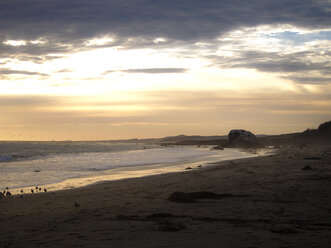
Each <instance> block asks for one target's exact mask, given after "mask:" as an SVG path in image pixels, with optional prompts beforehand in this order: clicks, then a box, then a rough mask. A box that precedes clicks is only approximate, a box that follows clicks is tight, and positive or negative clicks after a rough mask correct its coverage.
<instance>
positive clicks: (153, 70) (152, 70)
mask: <svg viewBox="0 0 331 248" xmlns="http://www.w3.org/2000/svg"><path fill="white" fill-rule="evenodd" d="M186 71H187V69H185V68H145V69H128V70H118V71H116V70H109V71H106V72H104V73H103V74H108V73H113V72H124V73H151V74H157V73H184V72H186Z"/></svg>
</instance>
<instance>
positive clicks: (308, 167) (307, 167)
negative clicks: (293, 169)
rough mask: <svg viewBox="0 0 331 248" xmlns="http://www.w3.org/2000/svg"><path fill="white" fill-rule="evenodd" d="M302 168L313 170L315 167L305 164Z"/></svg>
mask: <svg viewBox="0 0 331 248" xmlns="http://www.w3.org/2000/svg"><path fill="white" fill-rule="evenodd" d="M301 170H313V168H311V166H309V165H305V166H304V167H303V168H302V169H301Z"/></svg>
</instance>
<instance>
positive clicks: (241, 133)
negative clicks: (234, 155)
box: [224, 129, 259, 148]
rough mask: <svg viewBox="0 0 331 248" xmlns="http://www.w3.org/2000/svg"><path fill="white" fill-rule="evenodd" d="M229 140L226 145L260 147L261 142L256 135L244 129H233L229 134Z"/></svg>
mask: <svg viewBox="0 0 331 248" xmlns="http://www.w3.org/2000/svg"><path fill="white" fill-rule="evenodd" d="M228 138H229V141H228V142H227V143H226V144H225V145H224V146H225V147H244V148H250V147H258V146H259V144H258V142H257V139H256V137H255V135H254V134H253V133H251V132H249V131H246V130H243V129H234V130H231V131H230V132H229V134H228Z"/></svg>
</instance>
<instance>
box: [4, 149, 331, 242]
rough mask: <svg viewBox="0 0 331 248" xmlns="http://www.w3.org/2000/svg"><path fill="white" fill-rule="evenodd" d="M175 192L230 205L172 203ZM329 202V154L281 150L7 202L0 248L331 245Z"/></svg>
mask: <svg viewBox="0 0 331 248" xmlns="http://www.w3.org/2000/svg"><path fill="white" fill-rule="evenodd" d="M306 165H308V166H310V167H311V168H312V170H302V168H303V167H304V166H306ZM175 191H179V192H199V191H209V192H215V193H218V194H224V193H231V194H234V197H225V198H221V199H197V200H195V201H194V202H184V203H179V202H172V201H169V200H168V197H169V195H170V194H171V193H173V192H175ZM330 197H331V149H330V147H306V148H303V149H300V148H293V147H292V148H280V149H279V150H277V151H276V154H275V155H272V156H267V157H257V158H251V159H242V160H235V161H225V162H222V163H219V164H218V165H215V166H213V167H209V168H193V170H190V171H184V172H181V173H171V174H165V175H157V176H149V177H144V178H136V179H127V180H120V181H112V182H105V183H100V184H97V185H91V186H88V187H84V188H79V189H72V190H66V191H58V192H49V193H39V194H33V195H32V194H30V195H24V196H23V198H21V197H20V196H12V197H7V198H6V199H2V200H0V247H3V248H5V247H63V248H64V247H93V248H95V247H246V248H248V247H331V246H330V244H331V198H330ZM75 202H76V204H75Z"/></svg>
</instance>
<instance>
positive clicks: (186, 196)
mask: <svg viewBox="0 0 331 248" xmlns="http://www.w3.org/2000/svg"><path fill="white" fill-rule="evenodd" d="M234 196H236V195H233V194H229V193H225V194H216V193H214V192H208V191H200V192H191V193H184V192H174V193H172V194H171V195H170V196H169V197H168V200H169V201H173V202H195V201H196V200H198V199H221V198H226V197H234Z"/></svg>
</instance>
